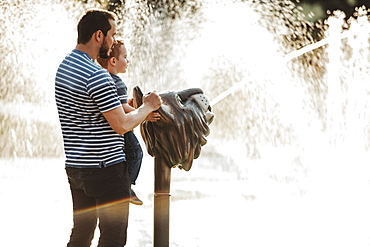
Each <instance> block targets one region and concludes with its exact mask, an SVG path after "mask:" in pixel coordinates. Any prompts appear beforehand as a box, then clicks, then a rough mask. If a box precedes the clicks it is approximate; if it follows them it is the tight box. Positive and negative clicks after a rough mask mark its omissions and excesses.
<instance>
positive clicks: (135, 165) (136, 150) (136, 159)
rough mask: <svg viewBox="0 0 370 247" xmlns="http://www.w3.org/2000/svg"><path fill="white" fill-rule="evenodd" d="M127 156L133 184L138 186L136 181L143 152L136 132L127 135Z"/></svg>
mask: <svg viewBox="0 0 370 247" xmlns="http://www.w3.org/2000/svg"><path fill="white" fill-rule="evenodd" d="M124 136H125V150H124V151H125V154H126V162H127V165H128V169H129V174H130V179H131V184H136V179H137V177H138V176H139V172H140V168H141V162H142V160H143V150H142V149H141V146H140V143H139V140H138V139H137V138H136V136H135V134H134V132H132V131H129V132H126V133H125V135H124Z"/></svg>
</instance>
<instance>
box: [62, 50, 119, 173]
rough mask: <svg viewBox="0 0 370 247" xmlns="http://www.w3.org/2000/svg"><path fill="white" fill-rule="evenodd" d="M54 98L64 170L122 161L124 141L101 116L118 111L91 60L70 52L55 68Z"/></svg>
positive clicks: (110, 86)
mask: <svg viewBox="0 0 370 247" xmlns="http://www.w3.org/2000/svg"><path fill="white" fill-rule="evenodd" d="M55 98H56V102H57V107H58V112H59V119H60V122H61V126H62V133H63V139H64V148H65V153H66V156H67V157H66V158H67V160H66V166H67V167H90V168H93V167H105V166H109V165H112V164H115V163H117V162H121V161H124V160H125V158H124V153H123V151H122V148H123V146H124V140H123V137H122V136H121V135H119V134H117V133H116V132H115V131H114V130H113V129H112V128H111V127H110V125H109V123H108V122H107V120H106V119H105V118H104V116H103V114H102V112H106V111H109V110H112V109H114V108H117V107H120V101H119V100H118V96H117V92H116V89H115V85H114V83H113V81H112V79H111V77H110V75H109V74H108V72H107V71H106V70H104V69H102V68H101V67H100V66H98V65H96V64H95V63H94V61H93V60H92V59H91V57H90V56H89V55H88V54H86V53H84V52H81V51H78V50H73V51H72V53H71V54H69V55H68V56H67V57H66V58H65V59H64V61H63V62H62V63H61V65H60V67H59V68H58V71H57V75H56V79H55Z"/></svg>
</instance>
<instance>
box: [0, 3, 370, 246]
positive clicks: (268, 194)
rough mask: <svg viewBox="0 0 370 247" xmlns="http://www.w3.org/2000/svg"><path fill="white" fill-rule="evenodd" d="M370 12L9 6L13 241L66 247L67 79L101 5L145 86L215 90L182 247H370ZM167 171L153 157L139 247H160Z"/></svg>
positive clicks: (5, 198) (5, 231)
mask: <svg viewBox="0 0 370 247" xmlns="http://www.w3.org/2000/svg"><path fill="white" fill-rule="evenodd" d="M364 4H368V3H366V2H365V1H359V0H358V1H356V0H342V1H339V0H337V1H329V0H325V1H324V0H323V1H308V0H306V1H300V2H299V3H297V2H293V1H289V0H202V1H201V0H159V1H150V0H142V1H137V0H126V1H118V0H116V1H114V0H112V1H103V0H100V1H95V0H85V1H79V0H22V1H20V0H10V1H9V0H0V16H1V21H0V50H1V51H2V56H1V58H0V87H1V88H0V164H1V165H0V201H1V202H2V204H1V208H2V210H1V211H0V218H1V219H2V224H1V226H0V236H1V238H0V242H1V241H2V242H4V243H5V244H4V246H9V247H13V246H14V247H18V246H27V245H32V246H33V245H37V246H40V247H43V246H45V247H49V246H50V245H51V244H50V243H53V244H52V246H56V247H57V246H65V245H66V244H65V243H66V242H67V239H68V236H69V233H70V232H69V230H70V227H71V223H72V218H71V216H72V212H71V211H72V206H71V202H70V195H69V187H68V183H67V179H66V176H65V172H64V155H63V142H62V137H61V131H60V126H59V121H58V115H57V111H56V106H55V102H54V76H55V72H56V69H57V67H58V65H59V63H60V62H61V61H62V59H63V58H64V57H65V55H66V54H67V53H69V52H70V51H71V50H72V49H73V48H74V47H75V45H76V39H77V34H76V24H77V22H78V19H79V17H80V16H81V14H82V13H83V12H84V11H85V10H86V9H87V8H91V7H98V8H105V9H109V10H112V11H114V12H116V13H117V15H118V17H119V21H118V27H119V28H118V31H119V32H118V37H122V38H123V39H124V40H125V44H126V45H127V48H128V53H129V59H130V65H129V68H128V71H127V73H126V74H123V75H120V76H121V77H122V79H123V80H124V81H125V82H126V84H127V86H128V88H129V89H132V88H133V86H135V85H139V86H140V87H141V89H142V90H143V91H144V92H145V91H152V90H154V89H156V90H157V91H159V92H161V91H167V90H180V89H184V88H189V87H200V88H202V89H203V91H204V92H205V94H206V95H207V96H208V97H209V99H210V100H211V105H212V109H213V112H214V113H215V120H214V121H213V123H212V124H211V126H210V129H211V134H210V135H209V136H208V137H207V141H208V142H207V144H206V145H205V146H204V147H203V148H202V151H201V155H200V157H199V158H198V159H197V160H195V161H194V164H193V167H192V169H191V170H190V171H189V172H184V171H181V170H179V169H173V171H172V175H173V176H172V183H171V214H170V215H171V217H170V218H171V225H170V229H171V230H170V237H171V246H174V247H175V246H184V247H189V246H192V247H193V246H194V247H195V246H202V247H203V246H254V247H258V246H261V247H262V246H263V247H265V246H286V247H287V246H292V247H293V246H294V247H296V246H301V247H304V246H307V247H311V246H346V247H347V246H353V247H354V246H356V247H359V246H370V211H369V210H368V209H369V208H370V197H369V194H370V176H369V174H370V167H369V164H370V155H369V148H370V138H369V137H370V125H369V123H370V98H369V97H368V95H369V94H370V84H369V83H367V82H368V78H369V74H370V66H369V64H370V42H369V40H370V22H369V11H368V8H369V6H366V5H365V6H363V5H364ZM135 131H136V133H137V135H138V136H139V138H140V135H139V130H135ZM140 141H141V144H142V146H143V147H144V144H143V143H142V140H141V139H140ZM144 150H145V149H144ZM153 170H154V169H153V158H152V157H149V155H148V154H147V153H146V152H145V157H144V160H143V167H142V170H141V172H140V175H139V178H138V180H137V185H135V192H136V193H137V194H138V195H139V197H140V198H141V199H143V200H144V205H143V206H142V207H136V206H132V207H131V208H130V210H131V211H130V223H129V242H128V246H135V247H136V246H140V247H146V246H151V244H152V237H153V236H152V219H153V211H152V206H153V185H154V182H153V178H154V176H153ZM215 222H216V224H215ZM40 232H42V233H43V236H41V237H40ZM96 236H98V233H97V234H96ZM96 241H97V240H96V239H94V244H95V245H96ZM1 244H2V243H1Z"/></svg>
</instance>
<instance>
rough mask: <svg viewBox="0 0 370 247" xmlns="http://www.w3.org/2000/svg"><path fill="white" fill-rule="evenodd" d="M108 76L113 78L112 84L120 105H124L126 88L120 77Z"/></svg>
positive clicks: (126, 97) (126, 100)
mask: <svg viewBox="0 0 370 247" xmlns="http://www.w3.org/2000/svg"><path fill="white" fill-rule="evenodd" d="M109 74H110V76H111V77H112V78H113V81H114V83H115V84H116V88H117V93H118V97H119V100H120V101H121V104H125V103H127V102H128V94H127V86H126V84H125V83H124V82H123V81H122V79H121V77H119V76H118V75H115V74H112V73H109Z"/></svg>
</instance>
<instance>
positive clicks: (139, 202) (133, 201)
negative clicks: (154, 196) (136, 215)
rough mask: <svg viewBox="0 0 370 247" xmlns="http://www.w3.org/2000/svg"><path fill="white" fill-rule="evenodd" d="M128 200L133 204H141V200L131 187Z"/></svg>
mask: <svg viewBox="0 0 370 247" xmlns="http://www.w3.org/2000/svg"><path fill="white" fill-rule="evenodd" d="M130 202H131V203H132V204H135V205H143V202H142V201H141V200H140V199H139V198H138V197H137V196H136V194H135V191H134V190H133V189H131V198H130Z"/></svg>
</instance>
